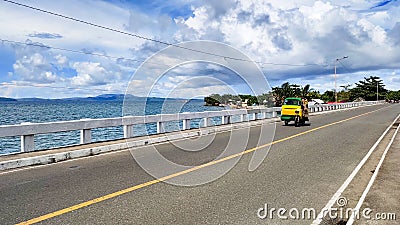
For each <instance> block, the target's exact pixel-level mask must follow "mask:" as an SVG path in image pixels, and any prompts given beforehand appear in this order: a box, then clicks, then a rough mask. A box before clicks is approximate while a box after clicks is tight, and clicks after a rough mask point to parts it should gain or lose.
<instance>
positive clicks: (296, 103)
mask: <svg viewBox="0 0 400 225" xmlns="http://www.w3.org/2000/svg"><path fill="white" fill-rule="evenodd" d="M281 120H282V121H284V122H285V125H288V124H289V122H290V121H294V125H295V126H296V127H298V126H300V125H304V124H305V122H306V121H309V119H308V108H307V100H302V99H301V98H286V99H285V101H284V102H283V105H282V111H281Z"/></svg>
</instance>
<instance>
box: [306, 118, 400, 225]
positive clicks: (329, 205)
mask: <svg viewBox="0 0 400 225" xmlns="http://www.w3.org/2000/svg"><path fill="white" fill-rule="evenodd" d="M399 118H400V114H399V115H398V116H397V117H396V119H394V121H393V122H392V123H391V124H390V125H389V126H388V128H386V130H385V132H383V134H382V135H381V137H380V138H379V139H378V140H377V141H376V142H375V144H374V145H373V146H372V147H371V149H370V150H369V151H368V153H367V154H366V155H365V157H364V158H363V159H362V160H361V161H360V163H359V164H358V165H357V167H356V168H355V169H354V170H353V172H352V173H351V174H350V176H349V177H348V178H347V179H346V181H345V182H344V183H343V184H342V186H340V188H339V189H338V190H337V191H336V193H335V194H334V195H333V196H332V198H331V199H330V200H329V201H328V203H327V204H326V205H325V207H324V208H323V209H322V210H321V211H320V213H319V214H318V216H317V218H316V219H315V220H314V221H313V222H312V224H311V225H318V224H320V223H321V222H322V219H323V218H324V217H325V215H326V214H327V213H328V212H329V211H330V210H331V209H332V206H333V205H334V204H335V203H336V201H337V199H338V198H339V197H340V196H341V195H342V193H343V191H344V190H345V189H346V188H347V186H348V185H349V184H350V182H351V181H352V180H353V179H354V177H355V176H356V175H357V173H358V171H359V170H360V169H361V167H362V166H363V165H364V164H365V162H366V161H367V160H368V158H369V157H370V156H371V154H372V153H373V152H374V151H375V149H376V147H377V146H378V145H379V143H380V142H381V141H382V139H383V138H384V137H385V135H386V134H387V132H388V131H389V130H390V128H391V127H392V126H393V124H394V123H395V122H396V121H397V120H398V119H399Z"/></svg>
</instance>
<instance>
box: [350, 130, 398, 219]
mask: <svg viewBox="0 0 400 225" xmlns="http://www.w3.org/2000/svg"><path fill="white" fill-rule="evenodd" d="M399 128H400V126H398V127H397V129H396V131H395V133H394V134H393V137H392V139H391V140H390V142H389V144H388V146H386V149H385V151H384V152H383V154H382V157H381V159H380V160H379V163H378V165H377V166H376V169H375V172H374V174H373V175H372V177H371V179H370V180H369V183H368V185H367V187H366V188H365V190H364V192H363V194H362V195H361V198H360V200H359V201H358V203H357V205H356V208H354V210H353V212H352V214H351V216H350V219H349V220H348V221H347V223H346V224H347V225H352V224H353V223H354V216H355V213H356V212H359V210H360V208H361V206H362V204H363V203H364V200H365V197H366V196H367V194H368V192H369V190H370V189H371V187H372V185H373V184H374V181H375V179H376V177H377V176H378V172H379V169H380V168H381V166H382V164H383V161H384V160H385V157H386V154H387V153H388V151H389V149H390V147H391V146H392V144H393V141H394V139H395V138H396V135H397V133H398V131H399Z"/></svg>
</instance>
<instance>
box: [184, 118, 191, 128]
mask: <svg viewBox="0 0 400 225" xmlns="http://www.w3.org/2000/svg"><path fill="white" fill-rule="evenodd" d="M182 129H183V130H189V129H190V119H183V120H182Z"/></svg>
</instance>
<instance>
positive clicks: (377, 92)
mask: <svg viewBox="0 0 400 225" xmlns="http://www.w3.org/2000/svg"><path fill="white" fill-rule="evenodd" d="M378 87H379V81H378V80H377V81H376V101H379V88H378Z"/></svg>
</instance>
